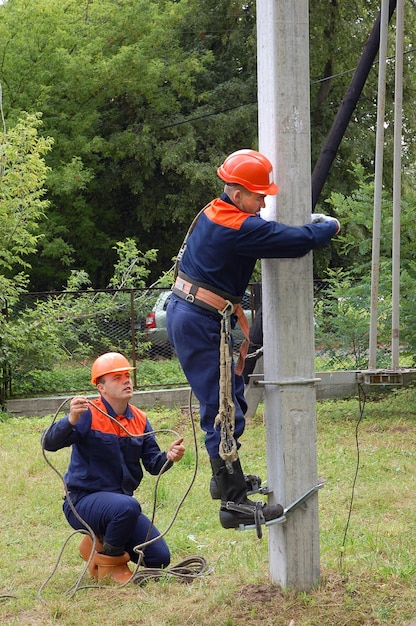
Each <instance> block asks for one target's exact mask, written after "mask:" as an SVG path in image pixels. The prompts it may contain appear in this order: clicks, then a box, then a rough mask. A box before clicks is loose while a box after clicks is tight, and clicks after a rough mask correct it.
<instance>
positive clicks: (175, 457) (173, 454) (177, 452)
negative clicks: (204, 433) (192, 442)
mask: <svg viewBox="0 0 416 626" xmlns="http://www.w3.org/2000/svg"><path fill="white" fill-rule="evenodd" d="M182 441H183V437H181V438H180V439H177V440H176V441H174V442H173V443H172V444H171V445H170V446H169V450H168V451H167V452H166V456H167V459H168V461H172V463H176V461H180V460H181V458H182V457H183V455H184V454H185V446H183V445H182Z"/></svg>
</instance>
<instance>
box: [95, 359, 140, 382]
mask: <svg viewBox="0 0 416 626" xmlns="http://www.w3.org/2000/svg"><path fill="white" fill-rule="evenodd" d="M134 369H135V368H134V367H132V366H131V365H130V363H129V362H128V360H127V359H126V357H125V356H123V355H122V354H120V353H119V352H106V353H105V354H102V355H101V356H99V357H98V359H95V361H94V363H93V364H92V368H91V383H92V384H93V385H96V384H97V380H98V379H99V378H101V376H104V375H105V374H111V373H114V372H129V371H131V370H134Z"/></svg>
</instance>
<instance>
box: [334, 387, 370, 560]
mask: <svg viewBox="0 0 416 626" xmlns="http://www.w3.org/2000/svg"><path fill="white" fill-rule="evenodd" d="M365 401H366V393H365V391H364V388H363V386H362V385H361V384H360V383H359V384H358V402H359V408H360V412H359V416H358V421H357V424H356V426H355V445H356V450H357V462H356V466H355V473H354V479H353V482H352V487H351V499H350V506H349V510H348V517H347V522H346V525H345V529H344V536H343V540H342V545H341V549H340V557H339V567H340V569H342V567H343V561H344V556H345V543H346V540H347V533H348V529H349V525H350V521H351V515H352V507H353V502H354V494H355V486H356V483H357V478H358V470H359V467H360V444H359V440H358V429H359V426H360V424H361V422H362V419H363V416H364V407H365Z"/></svg>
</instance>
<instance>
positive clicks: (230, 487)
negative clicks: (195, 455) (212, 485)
mask: <svg viewBox="0 0 416 626" xmlns="http://www.w3.org/2000/svg"><path fill="white" fill-rule="evenodd" d="M210 460H211V467H212V473H213V475H214V476H215V480H216V482H217V485H218V487H219V491H220V495H221V508H220V523H221V526H222V527H223V528H238V527H239V526H240V524H243V525H251V524H254V525H255V526H256V527H257V529H259V527H260V525H261V524H264V523H265V522H270V521H271V520H274V519H277V518H278V517H281V516H282V515H283V507H282V506H281V505H280V504H273V505H269V504H266V503H265V502H262V501H259V502H254V501H253V500H249V499H248V498H247V484H246V481H245V479H244V474H243V470H242V469H241V464H240V461H239V459H237V460H236V461H234V462H233V463H232V473H230V472H229V470H228V468H227V466H226V464H225V461H223V460H222V459H210ZM258 534H259V532H258Z"/></svg>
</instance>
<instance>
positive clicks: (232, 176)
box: [217, 150, 279, 196]
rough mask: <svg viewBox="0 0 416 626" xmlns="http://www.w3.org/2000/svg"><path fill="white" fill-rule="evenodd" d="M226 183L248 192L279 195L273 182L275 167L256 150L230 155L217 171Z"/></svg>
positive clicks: (277, 188) (240, 151)
mask: <svg viewBox="0 0 416 626" xmlns="http://www.w3.org/2000/svg"><path fill="white" fill-rule="evenodd" d="M217 174H218V176H219V177H220V178H221V180H223V181H224V182H225V183H237V184H238V185H242V186H243V187H244V188H245V189H247V190H248V191H252V192H253V193H260V194H263V195H265V196H274V195H276V194H277V193H279V187H278V186H277V185H276V184H275V183H274V182H273V166H272V164H271V163H270V161H269V159H268V158H267V157H265V156H264V154H261V153H260V152H256V150H237V152H233V153H232V154H230V155H229V156H228V157H227V158H226V159H225V161H224V163H223V164H222V165H220V167H219V168H218V169H217Z"/></svg>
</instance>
